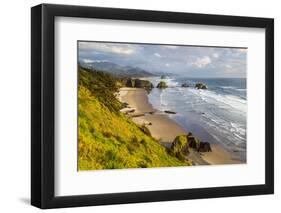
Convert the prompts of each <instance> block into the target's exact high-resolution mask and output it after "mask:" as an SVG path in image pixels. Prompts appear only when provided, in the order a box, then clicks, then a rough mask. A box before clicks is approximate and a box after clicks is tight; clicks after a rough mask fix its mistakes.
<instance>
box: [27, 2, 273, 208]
mask: <svg viewBox="0 0 281 213" xmlns="http://www.w3.org/2000/svg"><path fill="white" fill-rule="evenodd" d="M58 16H63V17H80V18H100V19H112V20H114V19H115V20H131V21H146V22H162V23H182V24H200V25H217V26H237V27H251V28H264V29H265V32H266V33H265V34H266V41H265V43H266V48H265V51H266V53H265V61H266V64H265V76H266V77H265V85H266V86H265V90H266V97H265V98H266V106H265V107H266V110H265V115H266V118H265V121H266V128H265V132H266V135H265V184H261V185H246V186H225V187H214V188H198V189H179V190H164V191H145V192H130V193H112V194H95V195H78V196H77V195H73V196H61V197H56V196H55V195H54V189H55V181H54V178H55V171H54V166H55V165H54V163H55V161H54V157H55V156H54V149H55V146H54V143H55V85H54V82H55V81H54V78H55V75H54V74H55V73H54V72H55V69H54V59H55V58H54V57H55V54H54V50H55V46H54V21H55V17H58ZM31 112H32V113H31V204H32V205H34V206H36V207H39V208H42V209H46V208H60V207H76V206H91V205H106V204H122V203H139V202H154V201H169V200H183V199H197V198H217V197H228V196H246V195H260V194H272V193H274V20H273V19H271V18H255V17H240V16H224V15H208V14H194V13H178V12H164V11H148V10H131V9H113V8H102V7H86V6H67V5H53V4H41V5H38V6H35V7H32V9H31Z"/></svg>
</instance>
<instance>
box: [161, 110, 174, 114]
mask: <svg viewBox="0 0 281 213" xmlns="http://www.w3.org/2000/svg"><path fill="white" fill-rule="evenodd" d="M164 112H165V113H168V114H177V113H176V112H173V111H170V110H164Z"/></svg>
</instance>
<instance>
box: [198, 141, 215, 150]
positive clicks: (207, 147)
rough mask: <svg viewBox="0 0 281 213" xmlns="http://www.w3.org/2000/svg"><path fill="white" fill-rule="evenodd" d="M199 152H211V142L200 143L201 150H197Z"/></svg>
mask: <svg viewBox="0 0 281 213" xmlns="http://www.w3.org/2000/svg"><path fill="white" fill-rule="evenodd" d="M197 151H198V152H211V151H212V149H211V145H210V143H209V142H203V141H202V142H200V144H199V148H198V149H197Z"/></svg>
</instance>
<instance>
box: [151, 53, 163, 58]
mask: <svg viewBox="0 0 281 213" xmlns="http://www.w3.org/2000/svg"><path fill="white" fill-rule="evenodd" d="M153 55H154V56H156V57H158V58H162V56H161V55H160V54H159V53H154V54H153Z"/></svg>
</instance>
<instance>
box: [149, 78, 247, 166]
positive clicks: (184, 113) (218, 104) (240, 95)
mask: <svg viewBox="0 0 281 213" xmlns="http://www.w3.org/2000/svg"><path fill="white" fill-rule="evenodd" d="M146 79H148V80H150V81H151V82H152V83H153V85H154V86H156V85H157V84H158V83H159V82H160V81H165V82H166V83H167V84H168V86H169V88H167V89H162V90H161V89H157V88H155V89H153V90H152V91H151V92H150V93H149V95H148V97H149V102H150V103H151V104H152V105H153V107H154V108H155V109H158V110H160V111H164V110H170V111H174V112H176V114H174V115H173V114H169V117H170V118H171V119H173V120H174V121H176V122H177V123H178V124H180V125H181V126H182V127H183V128H184V129H185V130H186V131H189V132H192V133H193V134H194V135H195V136H197V137H198V138H199V139H200V140H201V141H208V142H210V143H211V144H212V143H218V144H220V145H222V146H223V147H224V148H225V149H226V150H228V151H229V152H230V153H232V154H233V156H234V157H236V158H239V159H240V160H241V161H244V162H246V148H247V143H246V142H247V140H246V138H247V137H246V136H247V135H246V134H247V133H246V127H247V89H246V79H245V78H201V79H199V78H196V79H195V78H185V77H167V78H166V79H161V78H160V77H151V78H146ZM197 82H202V83H204V84H206V85H207V87H208V89H207V90H198V89H196V88H194V86H195V84H196V83H197ZM183 83H187V84H188V85H189V86H190V87H187V88H185V87H181V85H182V84H183Z"/></svg>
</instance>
